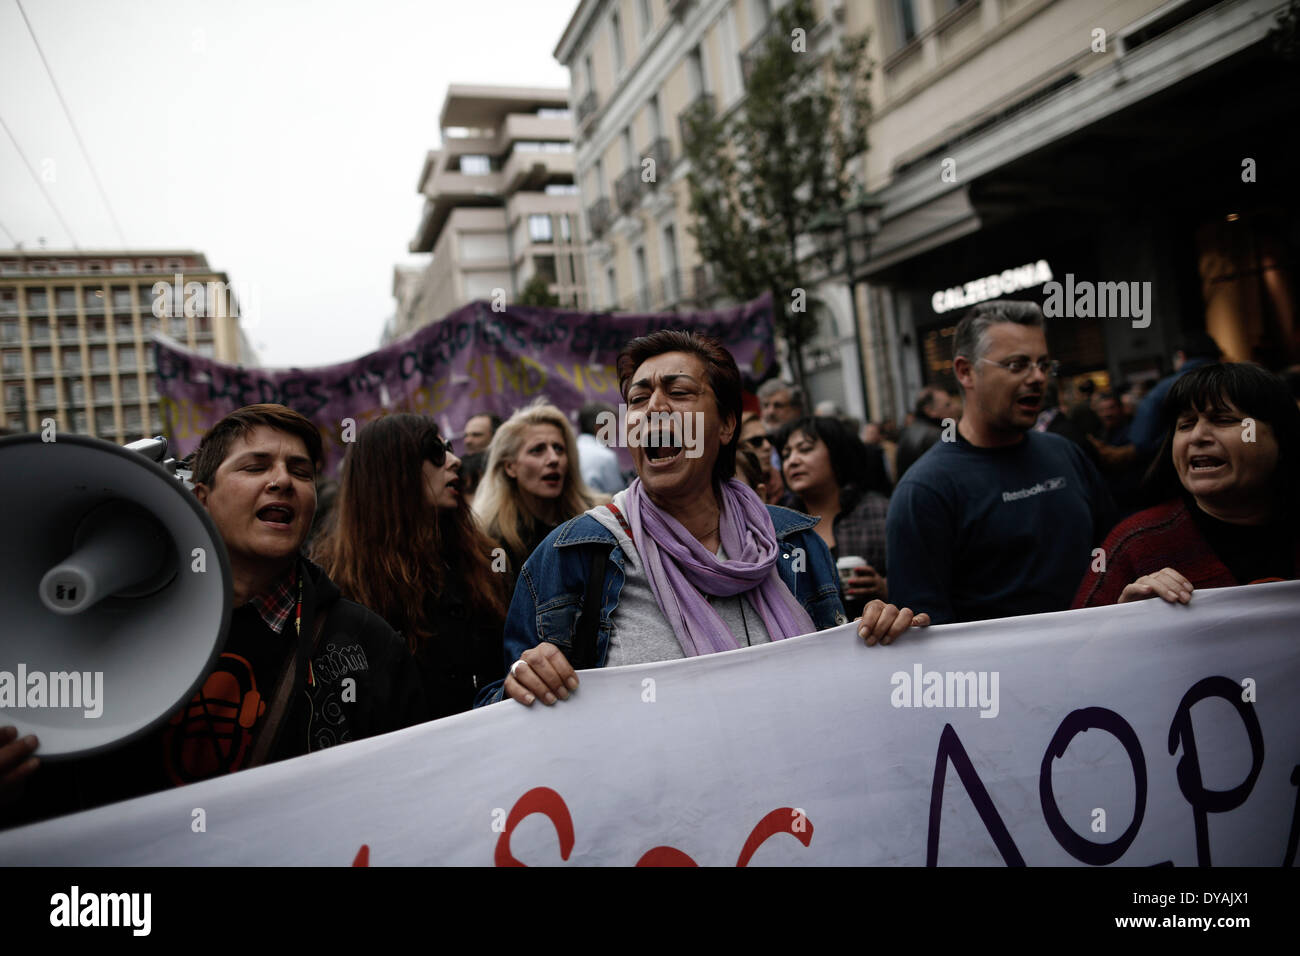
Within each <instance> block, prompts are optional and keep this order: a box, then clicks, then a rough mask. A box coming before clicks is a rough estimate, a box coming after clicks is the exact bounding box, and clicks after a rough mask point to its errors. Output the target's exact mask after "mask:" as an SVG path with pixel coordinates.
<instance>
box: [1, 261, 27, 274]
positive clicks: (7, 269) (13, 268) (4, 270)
mask: <svg viewBox="0 0 1300 956" xmlns="http://www.w3.org/2000/svg"><path fill="white" fill-rule="evenodd" d="M22 271H23V264H22V263H21V262H14V261H13V260H12V259H6V260H5V261H4V262H0V275H3V276H16V275H19V274H21V273H22Z"/></svg>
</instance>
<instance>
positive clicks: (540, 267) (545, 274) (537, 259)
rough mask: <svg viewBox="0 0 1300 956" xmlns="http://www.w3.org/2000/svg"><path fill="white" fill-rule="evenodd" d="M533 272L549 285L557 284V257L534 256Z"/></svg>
mask: <svg viewBox="0 0 1300 956" xmlns="http://www.w3.org/2000/svg"><path fill="white" fill-rule="evenodd" d="M533 271H534V272H535V273H536V274H537V275H539V276H541V277H542V278H544V279H545V280H546V281H547V282H548V283H551V284H554V283H555V256H533Z"/></svg>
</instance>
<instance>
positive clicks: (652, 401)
mask: <svg viewBox="0 0 1300 956" xmlns="http://www.w3.org/2000/svg"><path fill="white" fill-rule="evenodd" d="M618 373H619V389H620V391H621V393H622V395H623V400H624V401H625V402H626V403H627V408H628V414H627V427H628V435H627V436H626V439H627V444H628V447H629V448H630V449H631V452H632V459H633V463H634V464H635V467H636V472H637V476H638V477H637V479H636V480H635V481H633V482H632V484H631V485H630V486H629V487H628V488H626V489H625V490H623V491H621V492H619V493H618V494H617V495H615V496H614V500H613V501H612V502H611V503H610V504H608V505H601V506H599V507H596V508H592V509H591V510H589V511H588V512H587V513H586V514H584V515H581V516H579V517H577V518H574V519H572V520H570V521H567V522H566V523H565V524H563V525H561V526H560V527H559V528H557V529H556V530H555V531H554V532H552V533H551V534H550V535H549V536H548V537H547V538H546V540H545V541H543V542H542V544H541V546H540V547H538V548H537V550H536V551H534V552H533V554H532V556H531V557H530V558H529V559H528V560H527V561H526V562H525V563H524V567H523V570H522V572H521V574H520V580H519V586H518V587H517V588H516V589H515V595H514V599H513V600H512V601H511V604H510V612H509V616H508V618H507V620H506V633H505V644H506V659H507V660H512V661H513V662H514V663H513V664H511V666H510V673H509V676H507V678H506V680H505V682H504V683H503V684H502V685H501V686H500V687H495V688H492V689H490V690H489V691H488V692H487V693H484V694H480V695H479V699H478V703H479V704H487V703H493V702H496V701H498V700H501V699H503V698H504V697H512V698H514V699H515V700H516V701H518V702H520V703H522V704H525V705H530V704H532V703H533V701H534V700H536V699H537V698H541V699H542V701H543V702H544V703H546V704H548V705H549V704H554V703H555V702H556V700H563V699H566V698H567V697H568V696H569V693H570V692H571V691H573V690H576V689H577V686H578V678H577V675H576V674H575V673H574V670H575V669H580V668H583V667H612V666H616V665H622V664H637V663H646V662H650V661H663V660H671V659H674V658H682V657H694V656H697V655H701V654H712V653H716V652H719V651H727V650H733V649H736V648H741V647H746V646H749V645H752V644H761V643H767V642H769V641H777V640H782V639H785V638H789V637H796V636H798V635H801V634H807V633H810V632H812V631H815V630H819V629H825V628H829V627H834V626H835V625H837V624H842V623H844V622H845V621H846V620H847V619H846V617H845V615H844V609H843V607H842V605H841V604H840V597H839V583H838V580H837V577H836V574H835V567H834V565H833V564H832V563H831V560H830V553H829V552H828V551H827V549H826V545H825V544H823V543H822V541H821V539H820V538H818V537H817V535H816V534H814V533H813V532H812V526H813V524H814V522H813V519H811V518H809V517H808V516H807V515H801V514H798V513H796V512H793V511H790V510H788V509H785V508H778V507H773V506H767V505H764V503H763V502H762V500H761V499H760V498H759V497H758V495H757V494H755V493H754V491H753V490H751V489H750V488H749V487H748V486H747V485H745V484H744V483H742V482H740V481H737V480H735V479H734V477H733V476H734V475H735V470H736V449H737V443H738V439H739V437H740V417H741V383H740V371H739V369H738V368H737V367H736V361H735V359H734V358H732V356H731V354H730V353H729V352H727V350H726V349H724V348H723V347H722V346H721V345H720V344H719V343H718V342H717V341H716V340H714V339H711V338H708V337H705V336H701V335H697V334H695V333H691V332H678V331H661V332H654V333H652V334H650V335H646V336H643V337H641V338H637V339H633V340H632V341H631V342H630V343H628V345H627V347H626V348H625V349H624V350H623V352H622V353H621V354H620V355H619V357H618ZM927 623H929V618H928V617H927V616H926V615H924V614H921V615H916V616H915V618H914V617H913V615H912V612H911V611H910V610H907V609H903V610H901V611H900V610H899V609H898V608H896V607H893V606H892V605H887V604H884V602H874V604H873V606H871V607H868V609H867V612H866V614H865V615H864V616H863V619H862V621H861V622H860V624H859V628H858V633H859V634H860V635H861V636H862V637H864V638H865V639H866V642H867V643H868V644H876V643H877V642H879V643H885V644H888V643H890V642H891V641H893V640H894V639H895V638H896V637H898V636H899V635H900V634H902V633H903V632H904V631H905V630H906V629H907V628H908V627H910V626H914V625H915V626H920V625H923V624H927Z"/></svg>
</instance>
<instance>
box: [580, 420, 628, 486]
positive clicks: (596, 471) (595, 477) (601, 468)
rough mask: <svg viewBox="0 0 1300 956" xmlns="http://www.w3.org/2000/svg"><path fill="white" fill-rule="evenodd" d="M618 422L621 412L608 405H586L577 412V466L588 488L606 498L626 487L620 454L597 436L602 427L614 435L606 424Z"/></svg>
mask: <svg viewBox="0 0 1300 956" xmlns="http://www.w3.org/2000/svg"><path fill="white" fill-rule="evenodd" d="M602 416H603V417H602ZM617 420H618V412H617V411H615V409H614V407H613V406H612V405H610V404H609V403H608V402H587V403H585V404H584V405H583V406H582V408H580V409H578V463H579V466H580V470H581V472H582V480H583V481H585V482H586V483H587V487H588V488H592V489H595V490H596V491H599V492H602V493H604V494H607V495H612V494H613V493H614V492H616V491H622V490H623V489H624V488H626V487H627V483H626V482H625V481H623V472H622V470H621V469H620V468H619V466H618V454H617V453H616V452H615V451H614V449H612V448H610V447H609V446H608V445H607V444H605V443H604V442H603V441H601V440H600V438H599V437H598V432H600V431H601V430H602V427H601V426H602V425H603V424H605V425H606V427H605V429H604V430H606V431H608V432H610V433H611V434H612V429H613V427H614V426H613V425H609V424H606V423H609V422H617Z"/></svg>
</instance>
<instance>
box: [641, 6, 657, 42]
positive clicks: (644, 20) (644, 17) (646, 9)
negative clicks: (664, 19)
mask: <svg viewBox="0 0 1300 956" xmlns="http://www.w3.org/2000/svg"><path fill="white" fill-rule="evenodd" d="M638 6H639V7H640V10H641V36H642V37H648V36H649V35H650V33H651V31H652V30H654V28H655V18H654V12H653V11H652V10H651V9H650V0H640V2H639V4H638Z"/></svg>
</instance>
